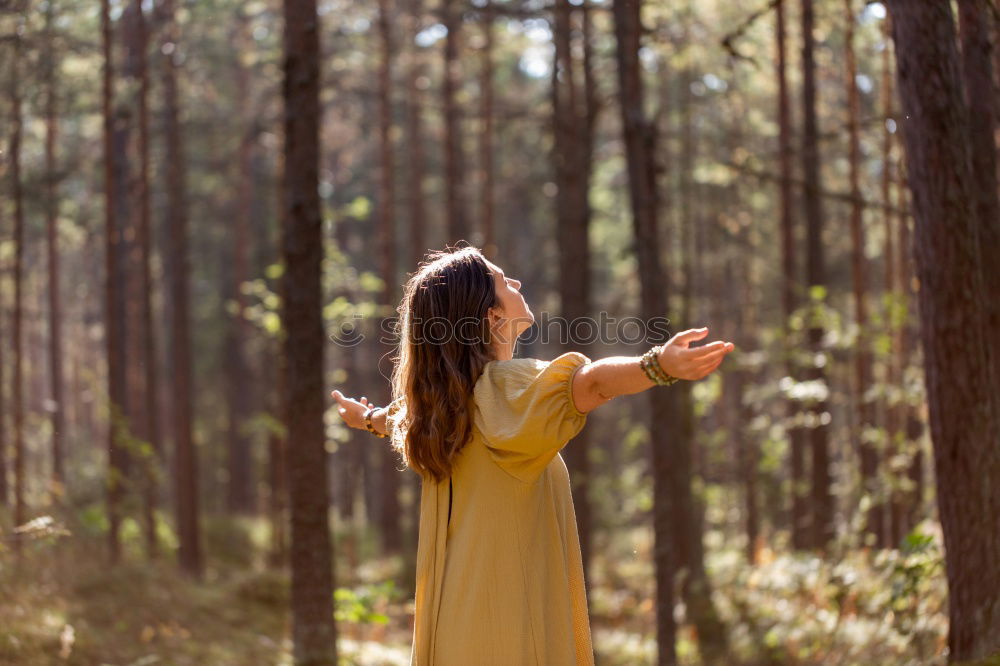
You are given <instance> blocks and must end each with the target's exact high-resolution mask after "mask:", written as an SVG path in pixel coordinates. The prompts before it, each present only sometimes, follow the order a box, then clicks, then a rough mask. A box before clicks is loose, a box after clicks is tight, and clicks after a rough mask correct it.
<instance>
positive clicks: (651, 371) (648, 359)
mask: <svg viewBox="0 0 1000 666" xmlns="http://www.w3.org/2000/svg"><path fill="white" fill-rule="evenodd" d="M662 349H663V346H662V345H657V346H655V347H653V348H652V349H650V350H649V351H647V352H646V353H645V354H643V355H642V357H641V358H640V359H639V367H640V368H642V370H643V372H645V373H646V377H648V378H649V380H650V381H651V382H653V383H655V384H657V385H658V386H670V385H671V384H673V383H674V382H677V381H679V380H680V378H679V377H674V376H672V375H669V374H667V372H666V371H665V370H664V369H663V366H661V365H660V361H659V355H660V351H661V350H662Z"/></svg>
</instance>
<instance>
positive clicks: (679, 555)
mask: <svg viewBox="0 0 1000 666" xmlns="http://www.w3.org/2000/svg"><path fill="white" fill-rule="evenodd" d="M684 12H685V18H684V19H683V20H684V28H683V40H684V43H689V41H690V32H691V30H690V26H691V23H692V5H691V3H686V5H685V9H684ZM680 81H681V95H680V100H679V101H680V122H681V131H680V134H681V155H680V159H679V160H678V170H679V172H680V173H679V176H680V182H679V185H680V192H679V199H680V225H681V226H680V239H681V256H680V264H681V266H682V274H683V275H684V280H683V282H682V283H681V286H680V290H679V291H680V294H679V295H680V301H679V306H680V317H679V320H680V321H684V322H690V321H692V310H693V309H694V306H695V302H696V294H697V293H700V291H701V290H702V289H703V284H704V282H705V280H704V278H703V271H702V270H701V265H702V261H701V255H702V254H703V248H704V245H705V235H706V230H705V229H704V225H702V224H701V223H700V220H699V217H698V215H696V214H695V202H696V197H697V191H696V189H695V182H694V177H693V175H694V170H695V166H696V161H697V151H698V141H697V139H698V136H697V130H696V129H695V124H694V116H693V112H694V110H693V106H694V95H693V94H692V93H691V86H692V84H693V82H694V73H693V69H692V68H691V66H690V65H688V66H686V67H685V68H684V70H683V71H682V72H681V74H680ZM655 143H656V140H655V137H653V138H652V139H651V140H650V144H651V145H653V144H655ZM650 150H651V151H653V150H654V149H653V148H651V149H650ZM656 152H658V150H657V151H656ZM652 167H653V168H654V169H655V170H657V171H659V168H660V167H659V165H658V164H655V163H653V164H652ZM653 192H654V195H653V196H654V197H655V196H656V194H655V188H654V189H653ZM664 279H665V280H666V282H667V283H668V284H669V283H670V279H669V277H668V276H665V278H664ZM664 291H665V292H666V294H667V295H668V297H667V298H668V301H667V304H666V305H665V308H664V310H662V311H661V312H667V311H668V308H669V294H670V293H672V292H673V289H672V288H667V289H665V290H664ZM645 316H646V317H648V316H650V315H645ZM654 316H655V315H654ZM661 316H662V314H661ZM700 316H701V312H699V317H700ZM671 397H673V399H674V400H676V404H677V406H676V410H677V411H676V413H675V418H674V420H673V423H674V426H673V428H672V429H671V430H672V432H671V451H670V462H669V463H665V465H666V466H665V468H664V469H665V470H667V472H668V477H667V479H666V483H667V488H668V492H670V493H671V495H672V499H671V503H670V506H671V510H672V512H673V513H672V516H671V519H670V523H671V525H672V532H673V536H672V538H673V540H674V544H675V545H674V553H675V565H676V572H675V573H676V575H677V576H678V577H679V578H680V581H681V584H680V592H681V594H682V596H683V598H684V602H685V604H686V606H687V611H688V612H687V616H688V618H690V620H691V621H692V622H693V623H694V625H695V627H696V628H697V640H698V646H699V650H700V651H701V653H702V658H703V659H704V660H705V661H706V662H709V663H714V662H715V661H718V660H719V659H721V658H722V655H724V654H725V653H726V633H725V627H724V626H723V625H722V623H721V622H720V621H719V616H718V614H717V613H716V610H715V606H714V604H713V603H712V599H711V594H712V591H711V587H710V585H709V581H708V577H707V576H706V574H705V564H704V547H703V544H702V506H701V503H700V501H699V498H697V497H695V495H694V493H693V492H692V489H691V482H692V479H693V478H694V476H695V475H696V474H698V473H699V469H698V468H696V465H695V462H696V459H695V458H694V455H693V449H694V442H695V431H696V423H695V420H696V419H695V414H694V396H693V394H692V386H691V384H690V382H681V383H679V384H676V385H674V386H672V387H671Z"/></svg>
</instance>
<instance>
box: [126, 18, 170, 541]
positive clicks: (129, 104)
mask: <svg viewBox="0 0 1000 666" xmlns="http://www.w3.org/2000/svg"><path fill="white" fill-rule="evenodd" d="M122 30H123V35H122V36H123V39H122V41H123V43H124V44H125V46H126V49H125V63H124V67H123V76H125V77H126V78H128V79H129V80H130V84H129V86H128V88H129V89H130V90H135V97H134V98H132V99H127V100H122V101H121V108H122V112H121V113H120V114H119V116H120V117H121V119H122V121H123V126H122V128H121V132H122V136H123V141H124V144H123V145H124V147H125V148H126V150H127V155H128V157H127V159H123V160H121V162H120V163H119V164H118V165H117V166H118V168H120V169H122V171H123V172H124V174H125V176H124V179H123V181H124V182H127V183H128V187H127V191H126V192H123V196H125V197H127V205H126V206H125V207H124V209H123V210H125V211H127V213H125V214H123V215H122V218H121V219H122V220H123V222H124V224H125V225H127V227H128V229H127V230H125V231H124V233H125V236H126V239H125V240H124V245H123V248H127V250H126V252H127V254H126V255H125V257H126V259H125V264H126V265H125V274H126V275H127V276H128V277H127V278H126V279H125V280H124V282H125V289H124V292H125V298H126V302H127V309H126V311H127V325H126V334H125V339H126V350H127V351H126V361H125V362H126V367H127V371H126V372H127V377H128V378H127V382H128V395H129V396H130V397H131V398H132V399H131V400H127V401H126V402H127V405H128V410H127V411H128V415H129V427H130V429H131V432H132V434H133V435H134V436H135V438H136V439H137V440H138V441H141V442H144V443H148V444H149V449H140V450H136V451H135V452H134V453H135V457H136V460H137V461H138V462H139V464H140V465H141V474H142V493H143V527H144V536H145V542H146V550H147V553H148V555H149V557H150V558H154V557H156V555H157V551H158V543H157V534H156V507H157V503H158V502H157V488H156V479H157V476H158V474H157V470H158V469H159V467H160V466H159V445H160V443H159V439H158V437H157V435H156V431H155V426H154V424H155V423H157V422H158V420H157V419H156V418H155V414H154V412H155V407H156V396H155V383H156V378H157V373H156V355H155V344H154V341H153V331H152V293H151V290H152V279H151V276H150V266H149V263H150V238H149V234H150V197H149V117H148V116H149V110H148V108H149V107H148V93H149V80H148V74H147V64H146V60H147V59H146V50H147V47H148V37H147V32H146V20H145V16H144V13H143V9H142V3H141V1H140V0H132V1H131V2H130V3H129V5H128V7H126V9H125V11H124V13H123V15H122ZM133 130H135V131H133Z"/></svg>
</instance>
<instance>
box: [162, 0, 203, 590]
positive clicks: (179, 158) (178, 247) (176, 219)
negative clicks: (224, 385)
mask: <svg viewBox="0 0 1000 666" xmlns="http://www.w3.org/2000/svg"><path fill="white" fill-rule="evenodd" d="M162 8H163V17H164V31H163V45H162V47H161V49H160V50H161V52H162V53H163V54H164V56H165V58H164V63H163V101H164V118H163V121H164V139H165V142H166V147H165V153H164V158H165V159H166V169H165V170H166V186H167V203H166V221H167V226H168V227H169V229H170V248H169V251H168V263H169V264H170V266H169V271H170V300H171V311H172V314H173V319H172V322H171V346H172V356H173V365H174V377H173V380H174V381H173V396H172V397H173V400H172V402H173V405H174V445H175V448H176V453H175V475H176V476H175V480H176V490H175V494H176V503H177V505H176V506H177V532H178V537H179V541H180V550H179V553H178V555H179V559H180V564H181V567H183V568H184V570H185V571H186V572H188V573H189V574H191V575H193V576H195V577H199V578H200V577H201V576H202V570H203V562H202V554H201V530H200V528H199V525H198V522H199V511H198V505H199V501H198V500H199V497H198V460H197V455H196V449H195V446H194V439H193V433H192V416H193V414H192V407H193V396H192V392H193V390H194V387H193V386H192V377H191V324H190V316H191V315H190V304H189V295H190V287H189V276H190V265H189V263H188V261H189V258H188V220H187V187H186V183H185V173H186V170H185V169H186V166H185V156H184V138H183V135H182V132H181V124H180V98H179V94H178V82H177V76H178V70H179V68H180V65H179V63H178V59H177V49H178V41H179V39H180V30H179V27H178V25H177V18H176V16H175V13H174V0H163V5H162Z"/></svg>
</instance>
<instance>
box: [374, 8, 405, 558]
mask: <svg viewBox="0 0 1000 666" xmlns="http://www.w3.org/2000/svg"><path fill="white" fill-rule="evenodd" d="M389 13H390V10H389V0H379V15H378V16H379V18H378V25H379V37H380V45H381V61H380V63H379V75H378V80H379V86H378V87H379V106H378V118H379V184H378V192H379V196H378V199H379V202H378V213H379V216H378V229H377V233H376V235H377V238H378V256H379V273H380V274H381V275H382V280H383V285H384V287H383V290H382V294H381V299H380V300H381V302H382V306H383V311H384V312H388V313H393V312H395V304H396V302H397V301H396V292H397V291H398V290H397V288H396V282H397V280H396V238H395V235H396V234H395V227H396V225H395V219H396V210H395V206H394V203H395V196H396V181H395V169H394V166H393V150H392V59H393V40H392V31H391V23H390V16H389ZM390 318H391V315H387V316H386V319H383V320H382V322H381V325H380V327H379V330H388V329H387V328H386V325H387V324H388V319H390ZM391 353H392V345H390V344H384V345H382V350H381V354H380V356H379V357H380V358H382V357H385V356H387V355H389V354H391ZM378 395H379V398H378V400H379V401H380V404H383V405H387V404H389V392H388V387H386V386H385V385H384V383H381V384H380V385H379V387H378ZM380 454H381V456H380V457H381V472H382V475H381V482H382V483H381V486H382V511H381V516H380V517H379V524H380V525H381V528H382V543H383V546H384V547H385V550H386V551H387V552H390V553H397V552H399V551H400V550H401V549H402V547H403V533H402V527H401V524H400V506H399V486H400V474H399V472H398V471H397V469H396V465H397V460H396V456H395V454H394V453H393V452H392V451H391V450H389V449H388V447H383V448H382V449H381V450H380Z"/></svg>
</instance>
